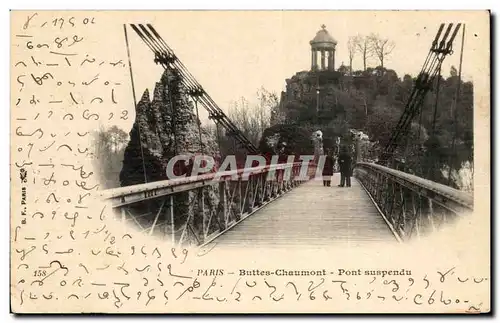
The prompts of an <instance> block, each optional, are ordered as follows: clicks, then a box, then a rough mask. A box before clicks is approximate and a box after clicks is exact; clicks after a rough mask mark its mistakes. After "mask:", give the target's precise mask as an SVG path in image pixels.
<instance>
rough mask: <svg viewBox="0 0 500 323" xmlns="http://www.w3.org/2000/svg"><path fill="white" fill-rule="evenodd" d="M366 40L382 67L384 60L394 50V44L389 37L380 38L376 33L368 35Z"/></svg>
mask: <svg viewBox="0 0 500 323" xmlns="http://www.w3.org/2000/svg"><path fill="white" fill-rule="evenodd" d="M368 41H369V43H370V44H371V45H370V47H371V48H372V50H373V53H375V55H376V56H377V58H378V59H379V61H380V66H381V67H384V60H385V59H386V58H387V56H388V55H389V54H390V53H391V52H392V51H393V50H394V47H396V44H394V42H392V41H389V39H385V38H381V37H380V36H379V35H377V34H371V35H370V36H369V37H368Z"/></svg>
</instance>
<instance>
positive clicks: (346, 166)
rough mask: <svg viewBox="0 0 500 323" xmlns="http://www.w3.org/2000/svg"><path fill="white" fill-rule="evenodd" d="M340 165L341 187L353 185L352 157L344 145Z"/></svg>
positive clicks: (339, 160) (340, 155)
mask: <svg viewBox="0 0 500 323" xmlns="http://www.w3.org/2000/svg"><path fill="white" fill-rule="evenodd" d="M338 162H339V167H340V185H339V187H344V186H347V187H351V162H352V158H351V155H350V154H349V151H348V150H347V147H345V146H343V147H342V149H341V151H340V154H339V159H338Z"/></svg>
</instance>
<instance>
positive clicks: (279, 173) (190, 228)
mask: <svg viewBox="0 0 500 323" xmlns="http://www.w3.org/2000/svg"><path fill="white" fill-rule="evenodd" d="M124 27H125V26H124ZM130 27H131V28H132V30H134V31H135V33H136V34H137V35H138V36H139V37H140V38H141V39H142V40H143V41H144V43H145V44H146V45H147V46H148V47H149V48H150V49H151V51H152V52H153V53H154V61H155V62H156V63H157V64H160V65H161V66H163V67H164V68H165V69H167V70H168V69H174V70H176V71H177V72H178V73H179V74H180V76H181V80H182V82H183V85H184V86H185V87H186V88H187V89H188V93H189V95H190V96H191V98H192V99H193V101H194V102H195V105H196V113H197V114H198V103H199V104H200V105H202V106H203V107H204V108H205V109H206V110H207V111H208V113H209V117H210V118H211V119H212V120H214V121H215V122H216V124H217V125H218V126H220V127H222V128H223V129H224V130H225V132H226V135H227V136H230V137H232V138H234V140H235V141H236V142H237V143H238V144H239V146H240V147H242V148H244V149H245V150H246V151H247V152H248V154H250V155H252V154H253V155H258V154H259V150H258V149H257V147H255V146H254V145H253V144H252V143H251V142H250V140H248V139H247V138H246V137H245V136H244V134H243V133H242V131H240V130H239V129H238V127H236V126H235V124H234V123H233V122H232V121H231V120H230V119H229V117H228V116H227V115H226V114H225V113H224V112H223V111H222V109H220V108H219V107H218V106H217V104H216V103H215V101H214V100H213V99H212V98H211V97H210V96H209V95H208V93H207V92H206V91H205V90H204V89H203V87H202V86H201V84H199V83H198V82H197V80H196V79H195V78H194V76H192V75H191V73H189V71H188V70H187V68H186V67H185V66H184V65H183V64H182V62H181V61H180V59H179V58H178V57H177V56H176V55H175V53H174V52H173V50H172V49H171V48H170V47H169V46H168V45H167V43H166V42H165V41H164V40H163V39H162V37H161V36H160V35H159V33H158V32H157V31H156V30H155V29H154V27H153V26H152V25H149V24H147V25H141V24H139V25H130ZM463 28H464V26H463V25H461V24H456V25H454V24H447V25H445V24H441V25H440V27H439V30H438V32H437V34H436V36H435V38H434V41H433V42H432V45H431V48H430V50H429V53H428V55H427V57H426V59H425V62H424V65H423V67H422V70H421V71H420V73H419V75H418V76H417V78H416V82H415V85H414V87H413V90H412V92H411V94H410V96H409V99H408V101H407V104H406V106H405V109H404V112H403V114H402V116H401V118H400V120H399V122H398V124H397V126H396V127H395V128H394V130H393V133H392V136H391V139H390V141H389V143H388V144H387V146H386V147H385V150H384V151H383V153H382V154H381V156H380V158H379V161H378V162H377V163H366V162H361V161H359V162H357V163H356V164H355V166H354V169H353V177H354V180H353V184H352V187H350V188H342V187H337V185H336V184H337V183H339V182H340V178H339V174H334V177H333V184H334V185H333V186H332V187H324V186H323V183H322V179H321V178H319V180H318V177H317V176H316V174H317V171H318V167H321V165H317V164H315V163H309V164H307V167H306V172H305V174H304V173H303V171H304V163H301V162H286V163H280V164H268V165H265V166H257V167H252V168H250V169H237V170H230V171H225V172H221V173H218V174H215V173H213V172H210V173H206V174H202V175H198V176H188V177H185V178H177V179H170V180H164V181H157V182H151V183H144V184H138V185H132V186H126V187H120V188H116V189H109V190H106V191H102V192H101V196H102V198H103V199H104V200H105V201H106V202H108V203H110V204H111V206H112V207H113V208H114V209H115V210H116V211H117V212H118V213H119V214H120V217H121V220H122V221H124V222H128V223H130V224H131V225H134V226H136V227H137V228H138V229H139V230H141V231H143V232H144V234H149V235H153V234H154V235H162V236H164V237H165V239H170V240H171V241H172V243H173V244H175V245H185V244H191V245H192V244H194V245H197V246H203V245H206V244H209V243H211V242H214V241H215V242H217V244H218V245H220V246H227V247H231V246H236V247H238V248H239V247H261V246H266V247H272V246H292V245H293V246H304V245H307V246H315V245H316V246H321V245H333V244H338V243H346V244H348V245H352V246H357V245H362V244H367V243H372V242H380V241H393V242H405V241H409V240H411V239H414V238H418V237H421V236H424V235H427V234H429V233H432V232H433V231H435V230H438V229H439V228H441V227H442V226H444V225H446V223H448V222H449V221H453V220H456V219H458V218H459V217H462V216H466V214H467V213H469V212H471V211H473V196H472V195H471V194H469V193H466V192H462V191H459V190H456V189H454V188H452V187H450V186H446V185H443V184H439V183H436V182H433V181H431V180H428V179H425V178H421V177H418V176H415V175H412V174H409V173H406V172H404V171H402V170H398V169H396V168H397V167H396V166H395V165H396V162H395V161H396V160H397V153H396V152H397V148H398V146H399V145H401V142H402V140H403V139H404V138H405V136H407V134H408V129H409V127H410V124H411V121H412V120H413V119H414V118H415V117H416V116H417V115H418V114H419V113H420V110H421V106H422V102H423V100H424V98H425V96H426V94H427V93H428V91H430V90H432V88H433V86H434V83H435V81H436V77H439V76H440V71H441V64H442V62H443V61H444V59H445V58H446V57H447V56H448V55H450V54H452V45H453V41H454V39H455V38H456V36H457V34H458V32H459V30H460V29H463ZM463 34H464V31H463ZM125 37H127V33H126V27H125ZM462 37H463V36H462ZM127 43H128V42H127ZM462 44H463V39H462ZM134 100H135V99H134ZM200 142H201V132H200ZM146 167H147V166H146ZM245 173H246V174H247V176H248V175H249V176H248V178H245ZM304 175H305V176H304ZM145 205H147V207H144V206H145ZM145 210H146V211H145Z"/></svg>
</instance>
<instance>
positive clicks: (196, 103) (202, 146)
mask: <svg viewBox="0 0 500 323" xmlns="http://www.w3.org/2000/svg"><path fill="white" fill-rule="evenodd" d="M194 105H195V107H196V124H197V125H198V136H199V137H200V138H199V139H200V149H201V153H202V154H205V149H204V145H203V140H202V136H201V120H200V114H199V113H198V98H195V101H194Z"/></svg>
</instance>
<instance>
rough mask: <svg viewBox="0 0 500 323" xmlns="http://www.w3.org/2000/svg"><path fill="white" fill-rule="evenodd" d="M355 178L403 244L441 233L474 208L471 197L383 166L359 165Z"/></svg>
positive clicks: (355, 170)
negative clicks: (445, 225) (406, 241)
mask: <svg viewBox="0 0 500 323" xmlns="http://www.w3.org/2000/svg"><path fill="white" fill-rule="evenodd" d="M354 176H355V177H356V178H357V179H358V180H359V181H360V182H361V184H362V185H363V186H364V188H365V190H366V191H367V192H368V193H369V195H370V197H371V199H372V200H373V202H374V203H375V205H376V206H377V207H378V209H379V211H380V212H381V214H382V216H383V217H384V219H385V220H386V222H387V223H388V225H389V227H390V228H391V230H392V231H393V232H394V233H395V235H396V236H397V237H398V238H399V239H400V240H402V241H405V240H409V239H411V238H413V237H415V236H417V237H419V236H421V235H424V234H427V233H430V232H433V231H435V230H438V229H439V228H440V227H441V226H442V225H443V224H445V223H447V222H449V221H453V220H455V219H457V218H458V217H460V216H462V215H465V214H467V213H469V212H471V211H472V210H473V208H474V198H473V196H472V195H471V194H468V193H466V192H462V191H459V190H456V189H453V188H451V187H449V186H445V185H442V184H439V183H436V182H432V181H429V180H426V179H423V178H420V177H418V176H415V175H411V174H407V173H404V172H401V171H398V170H394V169H391V168H387V167H384V166H381V165H377V164H372V163H357V164H356V166H355V167H354Z"/></svg>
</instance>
